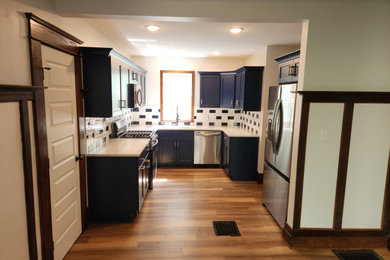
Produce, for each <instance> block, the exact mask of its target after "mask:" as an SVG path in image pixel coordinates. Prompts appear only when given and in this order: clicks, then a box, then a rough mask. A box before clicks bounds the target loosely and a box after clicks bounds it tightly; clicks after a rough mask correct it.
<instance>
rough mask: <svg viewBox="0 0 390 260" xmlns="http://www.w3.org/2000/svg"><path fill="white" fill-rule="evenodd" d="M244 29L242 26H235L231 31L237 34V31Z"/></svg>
mask: <svg viewBox="0 0 390 260" xmlns="http://www.w3.org/2000/svg"><path fill="white" fill-rule="evenodd" d="M242 30H244V29H242V28H241V27H233V28H231V29H230V32H231V33H234V34H237V33H240V32H241V31H242Z"/></svg>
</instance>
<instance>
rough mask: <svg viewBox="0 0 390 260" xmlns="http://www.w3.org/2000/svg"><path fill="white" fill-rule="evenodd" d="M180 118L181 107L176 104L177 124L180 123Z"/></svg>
mask: <svg viewBox="0 0 390 260" xmlns="http://www.w3.org/2000/svg"><path fill="white" fill-rule="evenodd" d="M179 120H180V118H179V107H178V106H176V123H175V125H179Z"/></svg>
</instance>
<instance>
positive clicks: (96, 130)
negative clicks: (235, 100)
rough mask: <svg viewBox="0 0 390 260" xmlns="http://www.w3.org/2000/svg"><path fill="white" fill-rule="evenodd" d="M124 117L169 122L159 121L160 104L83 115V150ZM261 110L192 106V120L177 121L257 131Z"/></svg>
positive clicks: (138, 123) (142, 122)
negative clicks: (109, 114)
mask: <svg viewBox="0 0 390 260" xmlns="http://www.w3.org/2000/svg"><path fill="white" fill-rule="evenodd" d="M123 117H127V120H128V121H129V122H131V123H130V127H131V126H148V125H164V124H167V125H170V124H171V123H169V122H160V107H159V106H146V107H141V108H136V109H132V111H131V112H127V113H125V114H123V115H121V116H118V117H114V118H86V122H85V125H86V151H92V150H96V149H100V148H101V146H102V145H103V144H104V143H105V142H106V141H107V140H108V138H109V136H110V135H111V133H112V129H111V128H112V123H113V122H115V121H117V120H120V119H121V118H123ZM261 117H262V112H252V111H242V110H238V109H231V108H230V109H228V108H200V107H195V108H194V122H191V123H189V122H186V123H182V122H180V123H179V125H193V126H195V125H197V126H237V127H241V128H244V129H245V130H247V131H250V132H252V133H254V134H259V132H260V124H261Z"/></svg>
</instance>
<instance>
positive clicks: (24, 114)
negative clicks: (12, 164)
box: [20, 100, 38, 260]
mask: <svg viewBox="0 0 390 260" xmlns="http://www.w3.org/2000/svg"><path fill="white" fill-rule="evenodd" d="M20 126H21V131H22V142H23V170H24V190H25V199H26V214H27V230H28V247H29V255H30V259H34V260H35V259H38V250H37V233H36V227H35V207H34V185H33V166H32V157H31V154H32V153H31V139H30V119H29V111H28V103H27V100H23V101H21V102H20Z"/></svg>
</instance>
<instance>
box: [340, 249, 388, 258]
mask: <svg viewBox="0 0 390 260" xmlns="http://www.w3.org/2000/svg"><path fill="white" fill-rule="evenodd" d="M333 253H334V254H335V255H336V256H337V257H338V258H339V259H340V260H383V258H382V257H380V256H379V255H378V254H377V253H375V252H374V251H373V250H333Z"/></svg>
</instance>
